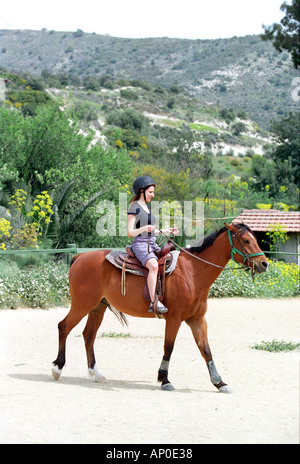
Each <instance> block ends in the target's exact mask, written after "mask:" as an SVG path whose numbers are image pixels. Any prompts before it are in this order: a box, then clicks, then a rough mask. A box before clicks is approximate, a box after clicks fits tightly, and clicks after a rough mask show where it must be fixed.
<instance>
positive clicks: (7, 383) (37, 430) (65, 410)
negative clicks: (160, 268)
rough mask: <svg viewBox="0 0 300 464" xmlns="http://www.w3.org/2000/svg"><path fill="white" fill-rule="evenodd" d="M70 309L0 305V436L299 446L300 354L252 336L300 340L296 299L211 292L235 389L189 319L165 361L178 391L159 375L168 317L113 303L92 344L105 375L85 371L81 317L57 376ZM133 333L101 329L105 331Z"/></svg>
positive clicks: (220, 350)
mask: <svg viewBox="0 0 300 464" xmlns="http://www.w3.org/2000/svg"><path fill="white" fill-rule="evenodd" d="M67 312H68V308H53V309H50V310H48V311H46V310H36V309H18V310H1V311H0V327H1V340H0V343H1V344H0V367H1V369H0V443H27V444H30V443H44V444H47V443H49V444H54V443H68V444H69V443H70V444H71V443H98V444H198V443H200V444H202V443H208V444H210V443H223V444H237V443H242V444H244V443H251V444H254V443H261V444H262V443H273V444H284V443H285V444H293V443H298V442H299V352H295V351H293V352H280V353H270V352H266V351H258V350H255V349H252V348H251V346H253V345H254V344H255V343H261V342H262V341H263V340H264V341H272V340H273V339H276V340H280V341H281V340H284V341H286V342H289V341H293V342H299V321H300V317H299V316H300V299H298V298H292V299H280V300H258V299H253V300H250V299H242V298H241V299H210V300H209V305H208V312H207V322H208V336H209V342H210V347H211V350H212V353H213V356H214V361H215V364H216V367H217V369H218V371H219V373H220V375H221V376H222V378H223V380H224V381H225V382H226V383H228V385H229V386H230V387H231V388H232V390H233V393H232V394H222V393H219V392H218V391H217V390H216V389H215V387H213V385H212V384H211V383H210V380H209V374H208V370H207V367H206V365H205V362H204V360H203V359H202V357H201V355H200V352H199V351H198V348H197V346H196V344H195V342H194V339H193V337H192V333H191V331H190V329H189V327H188V326H187V325H186V324H185V323H183V324H182V326H181V328H180V330H179V333H178V336H177V339H176V343H175V347H174V351H173V355H172V358H171V362H170V369H169V379H170V380H171V382H172V383H173V385H174V386H175V388H176V390H175V391H173V392H168V391H162V390H161V389H160V386H159V384H158V383H157V382H156V377H157V371H158V368H159V365H160V362H161V359H162V355H163V336H164V325H165V322H164V321H163V320H158V319H155V320H151V319H138V318H132V317H129V318H128V320H129V327H128V328H123V327H122V326H121V325H120V324H119V322H118V320H117V319H116V318H115V316H114V315H113V314H112V313H111V312H110V311H109V310H107V311H106V315H105V317H104V321H103V324H102V326H101V327H100V329H99V332H98V336H97V339H96V342H95V354H96V359H97V364H98V367H99V369H100V371H101V372H102V373H103V374H104V375H105V376H106V378H107V381H106V382H105V383H95V382H94V381H93V380H92V379H91V378H89V377H88V374H87V365H86V355H85V349H84V342H83V338H82V335H81V333H82V330H83V328H84V324H85V320H83V321H82V322H81V323H80V324H79V325H78V326H77V327H76V328H75V329H73V331H72V332H71V333H70V335H69V337H68V339H67V350H66V354H67V362H66V366H65V367H64V369H63V373H62V376H61V377H60V379H59V380H58V381H55V380H54V379H53V377H52V375H51V367H52V361H53V360H54V359H55V358H56V355H57V337H58V331H57V324H58V322H59V321H60V320H61V319H63V318H64V317H65V315H66V314H67ZM103 332H104V333H106V334H107V333H109V332H115V333H116V334H120V333H128V332H129V333H130V335H131V336H130V337H128V338H121V337H106V336H105V337H101V334H102V333H103Z"/></svg>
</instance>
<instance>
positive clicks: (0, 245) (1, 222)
mask: <svg viewBox="0 0 300 464" xmlns="http://www.w3.org/2000/svg"><path fill="white" fill-rule="evenodd" d="M10 229H11V225H10V221H8V220H7V219H4V218H0V250H6V246H5V243H4V242H3V241H2V239H3V238H5V237H7V238H9V236H10V233H9V231H10Z"/></svg>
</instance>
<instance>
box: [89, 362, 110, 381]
mask: <svg viewBox="0 0 300 464" xmlns="http://www.w3.org/2000/svg"><path fill="white" fill-rule="evenodd" d="M88 371H89V374H90V376H91V377H95V382H106V377H105V376H104V375H103V374H101V372H100V371H99V370H98V367H97V366H96V364H95V365H94V367H93V368H92V367H89V368H88Z"/></svg>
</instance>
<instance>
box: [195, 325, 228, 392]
mask: <svg viewBox="0 0 300 464" xmlns="http://www.w3.org/2000/svg"><path fill="white" fill-rule="evenodd" d="M186 323H187V324H188V325H189V326H190V328H191V330H192V333H193V336H194V339H195V342H196V344H197V346H198V348H199V350H200V353H201V355H202V356H203V358H204V360H205V362H206V365H207V368H208V372H209V375H210V380H211V382H212V384H213V385H214V386H215V387H216V388H217V389H218V390H219V392H221V393H232V390H231V388H229V387H228V385H227V384H226V383H224V382H223V380H222V378H221V376H220V374H219V373H218V371H217V368H216V366H215V363H214V361H213V359H212V354H211V351H210V347H209V344H208V339H207V323H206V319H205V317H204V316H201V317H195V318H191V319H189V320H187V321H186Z"/></svg>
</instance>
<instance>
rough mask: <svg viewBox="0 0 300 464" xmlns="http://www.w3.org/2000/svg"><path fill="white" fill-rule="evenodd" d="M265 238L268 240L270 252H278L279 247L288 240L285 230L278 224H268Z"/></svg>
mask: <svg viewBox="0 0 300 464" xmlns="http://www.w3.org/2000/svg"><path fill="white" fill-rule="evenodd" d="M266 236H267V237H269V240H270V242H269V245H270V251H278V248H279V245H281V244H282V245H283V244H284V243H285V242H286V241H287V240H288V239H289V237H288V233H287V228H286V227H285V226H283V225H282V224H279V223H278V224H270V225H269V226H268V227H267V232H266Z"/></svg>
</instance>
